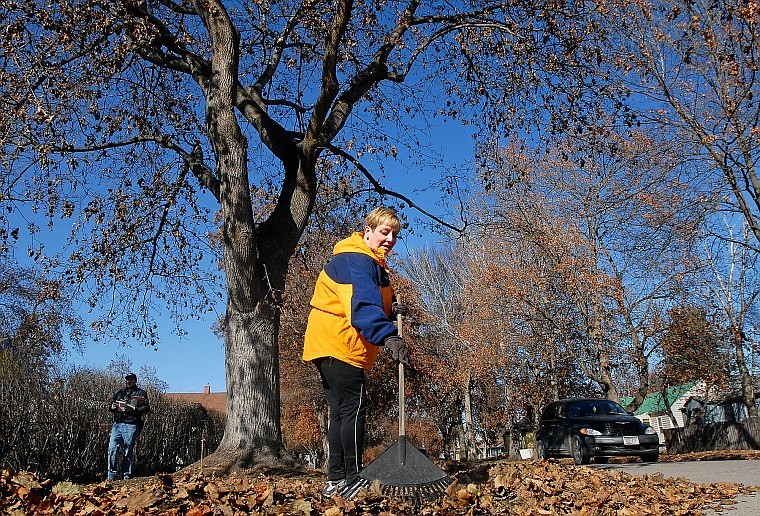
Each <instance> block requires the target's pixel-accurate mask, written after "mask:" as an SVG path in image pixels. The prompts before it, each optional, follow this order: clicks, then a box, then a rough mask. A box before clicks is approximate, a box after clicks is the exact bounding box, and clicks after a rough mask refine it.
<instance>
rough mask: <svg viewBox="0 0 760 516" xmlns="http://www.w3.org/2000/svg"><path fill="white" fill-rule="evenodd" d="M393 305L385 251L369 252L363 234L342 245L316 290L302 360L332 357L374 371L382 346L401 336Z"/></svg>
mask: <svg viewBox="0 0 760 516" xmlns="http://www.w3.org/2000/svg"><path fill="white" fill-rule="evenodd" d="M392 303H393V288H392V287H391V284H390V278H389V276H388V269H387V267H386V265H385V251H384V250H383V249H370V248H369V246H367V244H366V243H365V242H364V240H363V235H362V233H359V232H356V233H354V234H353V235H351V236H350V237H348V238H346V239H344V240H341V241H340V242H338V243H337V244H335V248H334V249H333V257H332V259H331V260H330V261H329V262H328V264H327V265H326V266H325V268H324V269H323V270H322V272H320V274H319V278H318V279H317V284H316V286H315V287H314V296H313V297H312V298H311V306H312V309H311V313H310V314H309V322H308V324H307V326H306V335H305V337H304V348H303V359H304V360H307V361H310V360H314V359H317V358H323V357H333V358H337V359H338V360H341V361H343V362H346V363H348V364H351V365H354V366H356V367H361V368H363V369H370V368H371V367H372V364H374V363H375V358H377V354H378V352H379V350H380V348H379V347H378V346H381V345H382V344H383V342H384V341H385V339H386V338H388V337H390V336H391V335H396V334H397V330H396V326H395V325H394V324H393V321H392V320H391V319H390V318H389V315H390V313H391V305H392Z"/></svg>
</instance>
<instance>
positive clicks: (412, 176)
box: [16, 119, 473, 392]
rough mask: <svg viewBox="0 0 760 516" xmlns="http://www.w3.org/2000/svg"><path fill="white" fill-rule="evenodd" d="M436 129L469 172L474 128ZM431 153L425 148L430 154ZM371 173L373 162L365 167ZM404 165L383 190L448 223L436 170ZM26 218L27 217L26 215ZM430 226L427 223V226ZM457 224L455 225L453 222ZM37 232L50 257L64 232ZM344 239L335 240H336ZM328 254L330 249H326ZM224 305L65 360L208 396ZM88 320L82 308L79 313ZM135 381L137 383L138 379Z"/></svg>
mask: <svg viewBox="0 0 760 516" xmlns="http://www.w3.org/2000/svg"><path fill="white" fill-rule="evenodd" d="M433 122H436V124H437V125H435V126H433V127H431V128H430V130H431V134H429V135H426V140H427V141H428V142H436V143H434V144H433V146H434V147H438V148H439V149H440V151H439V152H440V156H441V160H442V161H443V166H444V167H449V172H450V171H451V170H452V169H458V170H467V169H469V167H470V163H471V159H472V146H473V140H472V137H471V135H472V129H471V128H469V127H463V126H461V125H460V124H459V123H458V122H449V123H445V122H443V121H442V120H441V119H433ZM428 150H429V149H428ZM365 166H367V167H368V168H369V169H370V171H372V172H377V170H373V168H372V167H373V163H372V162H367V163H366V164H365ZM403 166H404V164H403V162H401V163H400V162H398V161H396V160H393V161H390V162H387V163H384V168H385V169H386V170H387V171H389V174H388V177H387V178H383V179H382V183H383V185H384V186H386V187H387V188H390V189H393V190H396V191H398V192H400V193H403V194H404V195H406V196H407V197H409V198H410V199H412V200H413V201H414V202H415V203H417V204H419V205H420V207H422V208H423V209H425V210H427V211H429V212H431V213H433V214H435V215H437V216H440V217H442V218H444V219H446V213H445V212H446V211H449V210H451V209H454V208H455V207H454V206H448V205H447V202H446V199H441V194H440V192H438V191H436V190H435V189H434V188H430V187H428V183H430V182H434V181H435V180H436V178H437V175H438V174H439V173H440V171H439V170H429V171H422V173H417V172H414V173H411V172H409V173H404V172H403V171H402V172H399V171H398V168H399V167H403ZM404 214H405V215H406V217H407V218H408V220H409V221H410V223H414V221H415V220H418V219H420V218H421V217H422V215H421V214H420V213H419V212H417V211H415V210H411V209H408V208H407V209H405V210H404ZM27 215H29V214H27ZM428 222H430V221H428ZM452 222H454V223H456V222H457V221H456V220H454V221H452ZM38 225H39V226H41V231H40V233H38V234H37V235H36V238H37V240H39V241H42V242H44V243H45V244H46V245H45V247H46V251H47V252H49V253H53V252H55V251H57V250H58V249H57V247H60V245H61V241H62V240H61V237H62V236H65V235H66V234H67V231H68V229H69V228H68V227H65V228H64V227H61V226H59V227H56V228H47V227H46V226H45V225H44V224H43V223H42V222H38ZM343 236H344V235H336V236H335V239H336V241H337V240H338V239H339V238H342V237H343ZM431 236H432V235H431V234H430V233H429V232H427V231H426V230H422V231H420V232H418V233H417V234H409V233H408V232H407V233H406V234H402V240H401V241H400V242H399V244H398V245H397V247H396V251H397V252H399V254H400V255H402V256H403V255H404V254H405V252H406V251H409V250H415V249H417V248H419V247H421V246H423V245H430V244H434V242H435V239H434V238H431ZM27 244H28V242H25V241H24V240H20V241H19V245H18V247H17V249H16V258H17V259H19V260H20V261H22V263H23V262H24V261H25V260H26V259H27V258H26V250H27ZM326 252H330V250H326ZM223 311H224V303H223V302H220V303H219V306H218V308H217V313H216V314H214V313H210V314H208V315H207V316H206V317H205V318H203V319H201V320H188V321H185V322H184V323H183V329H184V330H186V333H187V334H186V335H184V336H178V335H176V333H174V332H173V323H172V321H170V320H168V319H167V320H163V321H160V322H159V332H160V339H161V340H160V342H159V343H158V346H157V348H156V349H154V348H152V347H145V346H142V345H140V344H135V345H131V346H128V347H122V346H119V345H117V344H115V343H109V342H105V343H93V342H89V343H85V345H84V347H83V348H82V350H81V351H75V350H72V351H71V352H70V353H69V355H68V360H69V361H70V362H71V363H72V364H74V365H77V366H87V367H92V368H97V369H104V368H106V367H108V365H109V364H110V363H111V362H112V361H114V360H117V359H120V358H123V357H128V358H129V360H130V361H131V362H132V366H133V367H132V369H133V370H134V371H135V372H136V373H138V376H139V373H140V370H141V368H142V367H143V366H149V367H152V368H155V373H156V375H157V376H158V378H159V379H161V380H163V381H164V382H166V383H167V384H168V391H169V392H202V391H203V388H204V386H206V385H208V386H209V387H210V388H211V391H212V392H220V391H224V390H226V386H225V372H224V343H223V341H222V340H221V339H219V338H217V336H215V335H214V334H213V332H212V331H211V326H212V324H213V323H214V321H215V320H217V318H218V317H220V316H221V315H222V314H223ZM81 315H82V316H83V317H87V313H85V312H84V309H83V311H82V313H81ZM138 381H139V378H138Z"/></svg>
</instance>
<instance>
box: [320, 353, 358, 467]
mask: <svg viewBox="0 0 760 516" xmlns="http://www.w3.org/2000/svg"><path fill="white" fill-rule="evenodd" d="M314 363H315V364H316V365H317V369H319V374H320V376H321V377H322V387H323V388H324V391H325V398H327V403H328V405H329V406H330V425H329V427H328V429H327V443H328V444H329V446H330V454H329V459H328V462H327V479H328V480H342V479H344V478H346V479H349V480H352V479H353V477H355V476H356V475H357V474H358V473H359V471H361V469H362V450H363V447H364V420H365V418H366V414H367V396H366V393H365V391H364V369H362V368H361V367H356V366H352V365H350V364H347V363H345V362H341V361H340V360H336V359H334V358H332V357H328V358H321V359H318V360H315V361H314Z"/></svg>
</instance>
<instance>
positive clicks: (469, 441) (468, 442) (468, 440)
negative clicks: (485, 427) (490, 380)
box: [464, 373, 478, 460]
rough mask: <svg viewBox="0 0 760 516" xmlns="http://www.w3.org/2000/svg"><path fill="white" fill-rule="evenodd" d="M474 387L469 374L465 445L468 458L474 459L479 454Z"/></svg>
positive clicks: (465, 396)
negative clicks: (476, 437) (472, 393)
mask: <svg viewBox="0 0 760 516" xmlns="http://www.w3.org/2000/svg"><path fill="white" fill-rule="evenodd" d="M471 388H472V376H471V375H470V374H469V373H468V374H467V382H466V387H465V389H464V420H465V432H464V446H465V454H466V458H467V460H470V459H474V458H476V457H477V456H478V450H477V447H476V446H475V434H474V432H473V431H472V428H473V425H472V395H471V393H470V390H471Z"/></svg>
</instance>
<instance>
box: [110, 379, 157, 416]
mask: <svg viewBox="0 0 760 516" xmlns="http://www.w3.org/2000/svg"><path fill="white" fill-rule="evenodd" d="M108 410H109V411H110V412H112V413H113V420H114V423H128V424H130V425H142V423H143V416H144V415H145V414H147V413H148V412H150V403H149V402H148V393H147V392H145V391H144V390H142V389H141V388H139V387H137V386H136V385H135V386H134V387H124V388H123V389H121V390H120V391H117V392H116V394H114V395H113V400H112V401H111V405H109V407H108Z"/></svg>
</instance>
